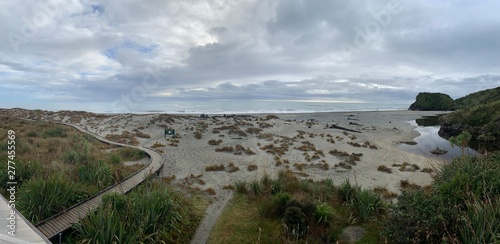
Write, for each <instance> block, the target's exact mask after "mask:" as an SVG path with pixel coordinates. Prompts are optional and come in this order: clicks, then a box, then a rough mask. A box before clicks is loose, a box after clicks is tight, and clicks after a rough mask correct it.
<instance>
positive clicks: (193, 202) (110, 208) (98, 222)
mask: <svg viewBox="0 0 500 244" xmlns="http://www.w3.org/2000/svg"><path fill="white" fill-rule="evenodd" d="M205 205H206V203H205V201H204V200H203V199H202V198H200V196H195V197H193V199H187V198H185V197H184V196H182V195H181V194H180V193H179V192H175V191H173V190H171V189H169V188H168V187H167V185H166V184H165V183H163V182H161V181H160V180H148V181H146V182H145V183H144V184H142V185H141V186H139V187H138V188H137V189H136V190H134V191H132V192H131V193H130V194H128V195H122V194H118V193H110V194H107V195H105V196H104V197H103V203H102V205H101V206H100V207H99V208H98V209H97V210H96V211H95V212H93V213H91V214H90V215H88V216H87V217H86V218H85V219H84V220H82V221H81V222H80V223H78V224H76V225H74V235H73V238H74V239H75V240H73V241H75V242H78V243H187V242H189V241H190V240H191V237H192V235H193V234H194V231H195V230H196V226H197V225H198V223H199V222H200V220H201V217H202V216H203V209H204V206H205Z"/></svg>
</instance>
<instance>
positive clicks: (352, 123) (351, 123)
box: [349, 122, 363, 126]
mask: <svg viewBox="0 0 500 244" xmlns="http://www.w3.org/2000/svg"><path fill="white" fill-rule="evenodd" d="M349 124H350V125H359V126H363V125H362V124H358V123H354V122H349Z"/></svg>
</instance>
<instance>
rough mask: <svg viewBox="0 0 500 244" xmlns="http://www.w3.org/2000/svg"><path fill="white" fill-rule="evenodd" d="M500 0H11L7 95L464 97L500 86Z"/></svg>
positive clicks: (0, 66)
mask: <svg viewBox="0 0 500 244" xmlns="http://www.w3.org/2000/svg"><path fill="white" fill-rule="evenodd" d="M499 9H500V2H499V1H494V0H491V1H487V0H483V1H474V0H470V1H467V0H449V1H445V0H443V1H430V0H428V1H421V0H418V1H417V0H415V1H397V0H393V1H368V0H365V1H333V0H314V1H305V0H280V1H276V0H239V1H235V0H206V1H192V0H188V1H165V0H149V1H139V0H123V1H118V0H114V1H78V0H69V1H65V0H64V1H63V0H25V1H21V2H20V1H14V0H6V1H1V2H0V12H1V13H0V18H1V19H0V28H1V30H2V38H3V41H2V42H0V88H1V89H0V101H3V103H4V104H9V105H11V104H15V103H16V102H31V103H43V102H68V103H84V102H109V103H110V104H112V103H113V104H116V102H117V101H118V102H123V103H131V102H132V103H133V102H147V101H158V100H168V99H173V100H176V99H189V100H203V99H243V100H245V99H248V100H321V101H356V102H397V103H410V102H411V101H412V100H413V99H414V98H415V96H416V94H417V93H418V92H421V91H429V92H444V93H447V94H450V95H451V96H452V97H454V98H457V97H460V96H463V95H466V94H468V93H471V92H474V91H478V90H482V89H488V88H493V87H497V86H500V69H499V67H500V55H499V54H500V15H499V14H498V10H499ZM45 109H46V108H45ZM75 109H77V108H75Z"/></svg>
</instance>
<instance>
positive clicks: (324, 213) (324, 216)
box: [314, 203, 333, 226]
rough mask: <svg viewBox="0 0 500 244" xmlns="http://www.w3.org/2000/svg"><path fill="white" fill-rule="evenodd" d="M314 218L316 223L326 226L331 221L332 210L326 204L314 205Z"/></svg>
mask: <svg viewBox="0 0 500 244" xmlns="http://www.w3.org/2000/svg"><path fill="white" fill-rule="evenodd" d="M314 216H315V217H316V220H317V221H318V223H320V224H323V225H326V226H328V225H330V224H331V223H332V220H333V208H332V207H331V206H330V205H328V204H327V203H319V204H317V205H316V211H315V212H314Z"/></svg>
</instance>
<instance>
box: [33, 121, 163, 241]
mask: <svg viewBox="0 0 500 244" xmlns="http://www.w3.org/2000/svg"><path fill="white" fill-rule="evenodd" d="M52 122H55V121H52ZM55 123H58V124H64V125H68V126H71V127H73V128H76V129H77V130H79V131H81V132H84V133H87V134H90V135H92V136H94V137H95V138H96V139H97V140H99V141H102V142H104V143H108V144H112V145H117V146H122V147H131V148H136V149H140V150H143V151H145V152H146V153H147V154H148V155H149V156H150V161H149V163H148V164H146V165H145V166H144V167H143V168H142V169H140V170H139V171H137V172H135V173H134V174H132V175H130V176H129V177H127V178H126V179H125V180H123V181H122V182H120V183H119V184H116V185H114V186H111V187H109V188H107V189H105V190H103V191H101V192H100V193H99V194H97V195H95V196H93V197H91V198H89V199H87V200H85V201H84V202H81V203H79V204H77V205H74V206H72V207H70V208H69V209H67V210H66V211H64V212H61V213H59V214H56V215H54V216H52V217H50V218H48V219H46V220H44V221H42V222H41V223H39V224H37V225H36V228H38V230H39V231H40V232H41V233H42V234H44V235H45V236H46V237H48V238H52V237H55V236H56V235H58V234H59V233H62V232H63V231H65V230H67V229H68V228H70V227H71V225H72V224H74V223H77V222H79V221H80V220H82V219H83V218H85V217H86V216H87V214H88V213H90V212H91V211H93V210H94V209H96V208H97V207H98V206H99V205H100V204H101V202H102V197H103V195H105V194H107V193H111V192H118V193H127V192H129V191H130V190H132V189H134V188H135V187H136V186H137V185H139V184H141V183H142V182H143V181H144V180H145V179H146V178H147V177H148V176H149V175H151V174H154V173H156V172H159V171H160V170H161V168H162V167H163V164H164V163H165V156H163V154H161V153H159V152H158V151H155V150H153V149H150V148H146V147H141V146H131V145H127V144H122V143H117V142H113V141H110V140H107V139H105V138H103V137H101V136H99V135H97V134H95V133H92V132H89V131H87V130H85V129H83V128H81V127H79V126H76V125H72V124H67V123H61V122H55Z"/></svg>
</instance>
